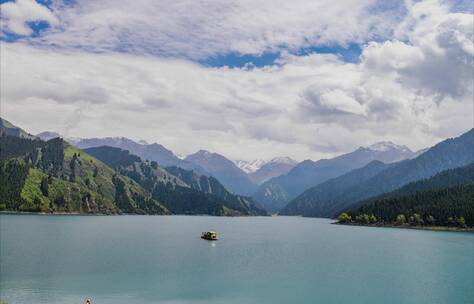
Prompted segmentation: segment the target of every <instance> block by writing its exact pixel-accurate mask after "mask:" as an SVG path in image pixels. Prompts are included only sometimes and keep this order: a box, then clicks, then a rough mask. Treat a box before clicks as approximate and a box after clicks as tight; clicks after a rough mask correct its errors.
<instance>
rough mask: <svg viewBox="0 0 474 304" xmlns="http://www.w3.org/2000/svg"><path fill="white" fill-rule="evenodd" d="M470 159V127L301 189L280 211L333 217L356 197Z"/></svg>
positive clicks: (473, 139) (473, 148) (473, 152)
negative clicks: (412, 153) (403, 155)
mask: <svg viewBox="0 0 474 304" xmlns="http://www.w3.org/2000/svg"><path fill="white" fill-rule="evenodd" d="M473 161H474V129H471V130H470V131H468V132H466V133H465V134H463V135H461V136H459V137H456V138H453V139H447V140H445V141H442V142H440V143H438V144H437V145H435V146H433V147H432V148H430V149H428V150H427V151H426V152H424V153H422V154H420V155H419V156H417V157H416V158H414V159H408V160H404V161H400V162H397V163H393V164H388V165H387V164H383V163H370V164H368V165H367V166H365V167H363V168H360V169H358V170H354V171H351V172H349V173H346V174H344V175H341V176H339V177H336V178H334V179H332V180H329V181H327V182H324V183H322V184H319V185H317V186H315V187H312V188H310V189H308V190H306V191H304V192H303V193H302V194H301V195H299V196H298V197H296V198H295V199H293V200H292V201H291V202H290V203H289V204H288V205H287V206H286V207H285V208H284V209H283V210H282V211H281V212H280V214H283V215H304V216H320V217H333V216H335V215H337V214H338V213H339V212H341V211H342V210H345V209H347V208H350V207H351V206H353V205H354V204H356V203H357V202H358V201H360V200H363V199H367V198H369V197H373V196H377V195H380V194H383V193H388V192H391V191H393V190H395V189H397V188H400V187H402V186H403V185H406V184H408V183H410V182H414V181H417V180H421V179H425V178H429V177H431V176H433V175H435V174H436V173H438V172H441V171H443V170H447V169H452V168H457V167H462V166H466V165H468V164H470V163H472V162H473Z"/></svg>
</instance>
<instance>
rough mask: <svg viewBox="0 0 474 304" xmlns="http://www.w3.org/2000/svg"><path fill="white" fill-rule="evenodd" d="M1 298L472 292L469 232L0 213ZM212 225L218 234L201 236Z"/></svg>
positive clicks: (286, 220)
mask: <svg viewBox="0 0 474 304" xmlns="http://www.w3.org/2000/svg"><path fill="white" fill-rule="evenodd" d="M0 228H1V230H0V245H1V246H0V262H1V267H0V298H1V300H4V301H7V302H8V303H19V304H22V303H39V304H41V303H48V304H51V303H61V304H62V303H78V304H79V303H83V301H84V299H85V298H86V297H89V298H91V299H92V300H93V303H94V304H96V303H97V304H112V303H113V304H122V303H137V304H142V303H143V304H148V303H173V304H178V303H211V304H213V303H226V304H227V303H229V304H233V303H242V304H245V303H264V304H265V303H324V304H331V303H363V304H372V303H374V304H375V303H385V304H390V303H394V304H399V303H407V304H410V303H416V304H419V303H430V304H437V303H446V304H448V303H449V304H456V303H466V304H468V303H473V302H474V291H473V286H474V248H473V247H474V238H473V234H469V233H452V232H432V231H417V230H408V229H388V228H371V227H354V226H340V225H331V224H330V221H328V220H324V219H314V218H300V217H245V218H227V217H204V216H41V215H0ZM211 229H213V230H217V231H218V232H219V233H220V236H221V240H219V241H217V242H209V241H204V240H201V239H200V238H199V236H200V233H201V231H204V230H211Z"/></svg>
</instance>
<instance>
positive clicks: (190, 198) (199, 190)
mask: <svg viewBox="0 0 474 304" xmlns="http://www.w3.org/2000/svg"><path fill="white" fill-rule="evenodd" d="M85 151H86V152H88V153H90V154H91V155H93V156H95V157H96V158H98V159H100V160H101V161H103V162H104V163H106V164H108V165H109V166H111V167H113V168H114V169H115V170H116V171H117V172H119V173H120V174H122V175H125V176H128V177H129V178H131V179H133V180H134V181H136V182H137V183H138V184H140V185H141V186H142V187H143V188H145V189H146V190H148V191H149V192H150V193H151V194H152V197H153V198H155V199H156V200H159V201H160V202H162V203H163V204H164V205H165V206H166V207H167V208H168V209H169V210H170V211H171V212H172V213H177V214H212V215H266V213H265V211H263V210H261V209H259V208H258V207H257V206H256V205H255V203H254V202H253V201H252V200H251V199H249V198H246V197H242V196H238V195H234V194H231V193H230V192H228V191H227V190H226V189H225V188H224V186H222V185H221V184H220V183H219V181H218V180H217V179H215V178H213V177H207V176H202V175H199V174H197V173H195V172H193V171H188V170H184V169H181V168H177V167H170V168H167V169H164V168H162V167H160V166H159V165H158V164H157V163H156V162H153V161H152V162H148V161H142V160H141V159H140V158H139V157H137V156H135V155H132V154H130V153H129V152H128V151H124V150H121V149H119V148H114V147H107V146H103V147H97V148H89V149H85Z"/></svg>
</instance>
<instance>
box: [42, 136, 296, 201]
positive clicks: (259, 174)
mask: <svg viewBox="0 0 474 304" xmlns="http://www.w3.org/2000/svg"><path fill="white" fill-rule="evenodd" d="M37 136H38V137H39V138H41V139H43V140H49V139H52V138H55V137H61V135H60V134H58V133H56V132H42V133H39V134H38V135H37ZM66 140H67V141H68V142H70V143H72V144H74V145H75V146H77V147H79V148H81V149H87V148H91V147H100V146H110V147H115V148H120V149H123V150H127V151H130V152H131V153H133V154H135V155H137V156H139V157H141V158H142V159H146V160H150V161H156V162H157V163H158V164H159V165H161V166H163V167H168V166H176V167H180V168H184V169H187V170H193V171H196V172H198V173H199V174H201V175H207V176H214V177H215V178H217V179H218V180H219V181H220V182H221V183H222V184H223V185H224V186H225V187H226V188H227V189H228V190H229V191H231V192H234V193H237V194H242V195H251V194H253V193H254V192H255V190H256V189H257V186H258V184H260V183H262V182H263V181H265V180H268V179H269V178H271V177H275V176H278V175H281V174H284V173H286V172H288V171H289V170H290V169H291V168H292V167H293V166H294V165H295V164H296V161H294V160H292V159H290V158H287V157H280V158H275V159H272V160H271V161H269V162H266V161H263V160H262V161H254V162H244V161H240V162H235V163H234V162H232V161H231V160H229V159H227V158H226V157H224V156H223V155H220V154H217V153H211V152H208V151H205V150H201V151H198V152H196V153H194V154H191V155H189V156H187V157H184V158H182V157H178V156H177V155H175V154H174V153H173V152H172V151H171V150H168V149H166V148H165V147H164V146H162V145H160V144H157V143H153V144H149V143H147V142H145V141H139V142H135V141H133V140H131V139H128V138H125V137H106V138H67V139H66ZM237 164H238V165H239V166H241V167H242V168H243V169H242V168H240V167H239V166H238V165H237ZM252 168H253V169H252ZM252 170H254V171H252Z"/></svg>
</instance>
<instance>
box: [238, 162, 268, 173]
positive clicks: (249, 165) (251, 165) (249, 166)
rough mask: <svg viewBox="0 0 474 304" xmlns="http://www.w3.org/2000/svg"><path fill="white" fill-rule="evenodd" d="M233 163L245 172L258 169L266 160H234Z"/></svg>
mask: <svg viewBox="0 0 474 304" xmlns="http://www.w3.org/2000/svg"><path fill="white" fill-rule="evenodd" d="M234 163H235V165H236V166H237V167H239V168H240V169H241V170H242V171H244V172H245V173H252V172H255V171H257V170H258V169H260V168H261V167H262V166H263V165H265V164H266V163H267V162H266V161H264V160H262V159H255V160H251V161H246V160H236V161H235V162H234Z"/></svg>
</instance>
